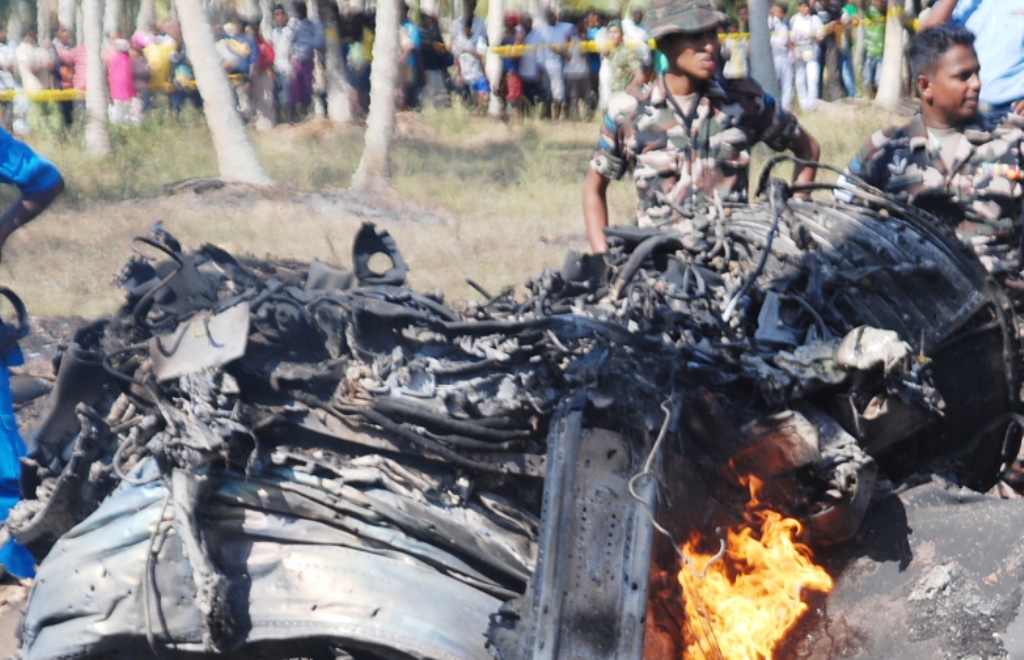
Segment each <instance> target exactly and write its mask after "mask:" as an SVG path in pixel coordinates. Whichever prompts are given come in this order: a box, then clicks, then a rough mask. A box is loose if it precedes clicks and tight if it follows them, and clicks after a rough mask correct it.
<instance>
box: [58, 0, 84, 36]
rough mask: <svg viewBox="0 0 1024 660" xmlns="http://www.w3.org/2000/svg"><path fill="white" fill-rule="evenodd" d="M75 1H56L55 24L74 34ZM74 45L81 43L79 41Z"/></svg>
mask: <svg viewBox="0 0 1024 660" xmlns="http://www.w3.org/2000/svg"><path fill="white" fill-rule="evenodd" d="M75 9H76V7H75V0H58V1H57V22H58V23H60V24H61V27H65V28H67V29H68V32H70V33H71V34H75V24H76V21H75ZM75 43H79V44H80V43H82V42H81V40H78V41H76V42H75Z"/></svg>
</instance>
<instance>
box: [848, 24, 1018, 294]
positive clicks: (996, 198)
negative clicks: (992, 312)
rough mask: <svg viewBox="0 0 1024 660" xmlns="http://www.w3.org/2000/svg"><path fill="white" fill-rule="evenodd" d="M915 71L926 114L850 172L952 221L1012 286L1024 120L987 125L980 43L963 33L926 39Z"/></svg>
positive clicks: (881, 139) (947, 30)
mask: <svg viewBox="0 0 1024 660" xmlns="http://www.w3.org/2000/svg"><path fill="white" fill-rule="evenodd" d="M910 63H911V67H912V69H913V73H914V76H915V78H916V81H917V87H918V91H919V93H920V97H921V111H920V114H918V115H915V116H914V118H913V119H912V120H911V121H910V123H909V124H907V125H906V126H904V127H902V128H889V129H886V130H884V131H879V132H878V133H875V134H874V135H872V136H871V137H870V138H869V139H868V141H867V142H866V143H865V144H864V146H863V147H861V149H860V151H859V152H858V153H857V155H856V156H854V158H853V160H852V161H851V162H850V165H849V166H848V167H847V170H846V171H847V173H848V174H852V175H855V176H857V177H859V178H861V179H863V180H864V181H865V182H867V183H869V184H870V185H872V186H875V187H876V188H879V189H881V190H884V191H885V192H887V193H890V194H893V195H896V196H897V197H901V198H903V199H905V200H906V201H908V202H910V203H912V204H913V205H915V206H918V207H920V208H924V209H926V210H928V211H931V212H932V213H934V214H935V215H937V216H939V217H940V218H942V219H944V220H946V221H948V222H949V223H950V224H951V225H952V226H953V227H955V229H956V233H957V235H958V236H959V237H960V239H961V240H962V241H964V242H965V243H967V244H969V245H971V246H972V247H973V248H974V250H975V252H976V253H977V254H978V257H979V258H980V259H981V261H982V263H983V264H984V265H985V267H986V268H987V269H988V270H989V272H991V273H992V274H994V275H996V276H997V277H998V278H999V279H1000V280H1001V281H1004V282H1009V283H1010V284H1011V285H1012V284H1013V283H1015V282H1017V281H1018V280H1019V279H1020V265H1021V264H1020V222H1021V197H1022V196H1021V182H1020V176H1021V153H1020V146H1021V140H1022V139H1024V131H1022V128H1024V118H1022V117H1019V116H1016V115H1008V116H1007V117H1006V118H1005V119H1004V120H1002V123H1000V124H998V125H996V126H987V125H984V124H983V122H982V119H981V118H980V116H979V115H978V114H977V110H978V96H979V93H980V91H981V81H980V79H979V77H978V74H979V66H978V58H977V56H976V54H975V52H974V35H973V34H971V32H970V31H968V30H967V29H966V28H964V27H962V26H957V25H953V24H943V25H939V26H937V27H934V28H930V29H928V30H924V31H922V32H921V33H919V34H918V35H917V36H915V37H914V39H913V41H912V42H911V44H910ZM840 183H841V185H843V184H844V182H842V181H841V182H840ZM836 196H837V197H839V198H843V197H844V193H843V191H841V190H840V191H837V194H836ZM1015 288H1019V287H1015Z"/></svg>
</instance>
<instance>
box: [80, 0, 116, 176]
mask: <svg viewBox="0 0 1024 660" xmlns="http://www.w3.org/2000/svg"><path fill="white" fill-rule="evenodd" d="M80 22H81V25H82V29H83V31H84V32H85V34H84V37H85V41H84V43H85V52H86V55H85V57H86V62H85V71H86V76H87V84H86V86H85V112H86V118H85V146H86V149H88V151H89V153H90V154H91V155H93V156H98V157H102V156H106V155H108V154H110V136H109V135H108V134H107V77H106V76H105V75H103V71H104V67H103V0H82V20H81V21H80Z"/></svg>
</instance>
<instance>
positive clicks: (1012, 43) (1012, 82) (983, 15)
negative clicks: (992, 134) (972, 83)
mask: <svg viewBox="0 0 1024 660" xmlns="http://www.w3.org/2000/svg"><path fill="white" fill-rule="evenodd" d="M946 22H951V23H955V24H957V25H962V26H964V27H966V28H967V29H968V30H970V31H971V32H973V33H974V36H975V37H976V38H977V41H975V42H974V49H975V51H976V52H977V53H978V63H979V64H980V65H981V97H980V99H979V101H980V103H979V110H980V111H981V113H982V114H983V115H984V116H985V118H986V119H987V120H988V121H989V122H991V123H997V122H998V121H999V120H1000V119H1002V118H1003V117H1004V116H1006V115H1007V114H1008V113H1010V112H1013V113H1016V114H1018V115H1024V3H1022V2H1020V0H938V1H937V2H936V3H935V4H934V5H933V6H932V8H931V10H930V11H929V12H928V14H927V15H925V16H924V17H923V18H922V19H921V26H920V30H921V31H924V30H926V29H928V28H930V27H935V26H936V25H941V24H942V23H946Z"/></svg>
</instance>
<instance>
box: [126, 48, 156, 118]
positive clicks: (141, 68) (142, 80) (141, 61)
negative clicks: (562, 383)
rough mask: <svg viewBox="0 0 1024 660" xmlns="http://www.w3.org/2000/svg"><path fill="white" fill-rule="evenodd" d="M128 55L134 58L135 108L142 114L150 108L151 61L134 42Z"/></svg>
mask: <svg viewBox="0 0 1024 660" xmlns="http://www.w3.org/2000/svg"><path fill="white" fill-rule="evenodd" d="M128 55H129V57H131V59H132V83H133V85H134V86H135V99H134V100H133V104H134V105H133V109H134V110H135V113H136V114H137V115H140V116H141V114H142V113H143V112H145V111H146V110H148V109H149V78H150V76H151V75H152V71H150V69H149V62H147V61H146V56H145V55H143V54H142V50H141V49H140V48H139V47H138V46H136V45H135V44H132V45H131V46H130V47H129V49H128Z"/></svg>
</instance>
